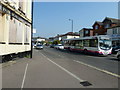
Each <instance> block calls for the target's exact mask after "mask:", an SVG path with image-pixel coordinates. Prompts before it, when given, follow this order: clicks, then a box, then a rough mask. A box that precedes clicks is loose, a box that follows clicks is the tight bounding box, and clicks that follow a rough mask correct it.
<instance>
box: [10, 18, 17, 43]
mask: <svg viewBox="0 0 120 90" xmlns="http://www.w3.org/2000/svg"><path fill="white" fill-rule="evenodd" d="M16 37H17V23H16V19H15V18H13V19H12V20H11V19H10V21H9V43H16Z"/></svg>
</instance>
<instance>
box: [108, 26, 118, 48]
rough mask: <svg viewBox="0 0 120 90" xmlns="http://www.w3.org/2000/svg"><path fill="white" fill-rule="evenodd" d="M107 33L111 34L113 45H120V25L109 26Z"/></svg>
mask: <svg viewBox="0 0 120 90" xmlns="http://www.w3.org/2000/svg"><path fill="white" fill-rule="evenodd" d="M107 35H109V36H111V38H112V44H113V46H120V26H114V27H111V28H108V29H107Z"/></svg>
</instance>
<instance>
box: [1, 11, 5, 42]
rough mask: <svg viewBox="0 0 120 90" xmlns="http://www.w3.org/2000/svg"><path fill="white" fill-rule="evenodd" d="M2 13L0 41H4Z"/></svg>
mask: <svg viewBox="0 0 120 90" xmlns="http://www.w3.org/2000/svg"><path fill="white" fill-rule="evenodd" d="M3 22H4V21H3V15H2V14H1V13H0V42H3V41H4V26H3Z"/></svg>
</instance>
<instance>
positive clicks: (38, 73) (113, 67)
mask: <svg viewBox="0 0 120 90" xmlns="http://www.w3.org/2000/svg"><path fill="white" fill-rule="evenodd" d="M118 62H119V61H117V60H116V59H114V57H112V56H107V57H100V56H91V55H84V54H81V53H76V52H70V51H66V50H57V49H54V48H49V47H44V49H43V50H35V49H34V50H33V58H32V59H28V58H23V59H20V60H16V64H13V65H10V66H8V67H3V68H2V76H3V77H2V79H3V80H2V81H3V83H2V87H3V88H118V77H119V75H118Z"/></svg>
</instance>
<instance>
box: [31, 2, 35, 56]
mask: <svg viewBox="0 0 120 90" xmlns="http://www.w3.org/2000/svg"><path fill="white" fill-rule="evenodd" d="M33 5H34V1H33V0H32V22H31V53H30V58H32V53H33V45H32V38H33Z"/></svg>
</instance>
